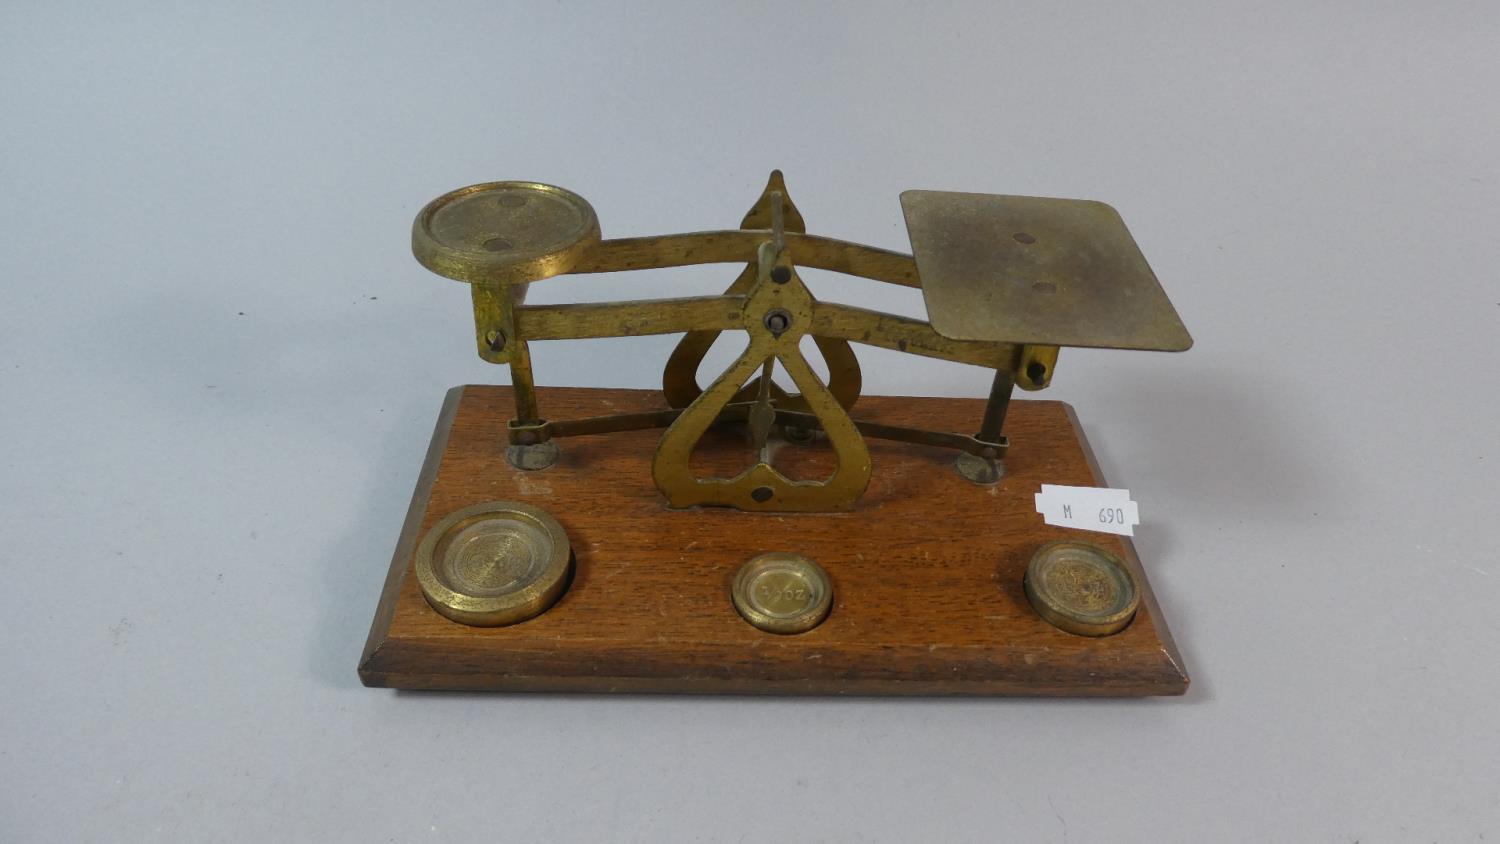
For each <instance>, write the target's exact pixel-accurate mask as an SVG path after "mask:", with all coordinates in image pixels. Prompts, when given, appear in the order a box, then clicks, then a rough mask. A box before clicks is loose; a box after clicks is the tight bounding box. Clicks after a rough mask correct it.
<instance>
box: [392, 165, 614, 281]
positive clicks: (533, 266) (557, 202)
mask: <svg viewBox="0 0 1500 844" xmlns="http://www.w3.org/2000/svg"><path fill="white" fill-rule="evenodd" d="M598 242H599V219H598V217H596V216H595V215H594V208H593V206H591V205H589V204H588V202H587V201H585V200H584V198H583V197H581V196H579V195H578V194H576V193H573V192H572V191H569V190H564V189H562V188H559V187H554V186H552V185H543V184H539V183H537V182H489V183H486V184H482V185H470V186H469V187H466V188H459V189H458V190H455V191H451V192H449V193H445V194H443V195H442V196H440V197H438V198H437V199H434V200H433V201H431V202H429V203H427V207H425V208H423V209H422V210H421V211H420V212H419V213H418V214H417V219H416V221H415V222H414V223H413V224H412V229H411V250H412V254H414V255H416V257H417V260H418V261H419V262H421V264H422V266H424V267H426V268H427V269H429V270H432V271H433V272H435V273H437V274H438V275H442V276H447V277H448V278H453V279H457V280H459V281H467V282H475V283H484V284H513V283H516V282H525V281H537V280H539V279H543V278H548V277H550V276H555V275H558V274H560V273H565V272H568V271H569V270H570V269H572V267H573V265H574V264H575V263H577V262H578V259H579V257H581V256H582V255H584V254H585V253H586V252H588V251H589V250H590V249H591V248H593V247H594V245H595V244H597V243H598Z"/></svg>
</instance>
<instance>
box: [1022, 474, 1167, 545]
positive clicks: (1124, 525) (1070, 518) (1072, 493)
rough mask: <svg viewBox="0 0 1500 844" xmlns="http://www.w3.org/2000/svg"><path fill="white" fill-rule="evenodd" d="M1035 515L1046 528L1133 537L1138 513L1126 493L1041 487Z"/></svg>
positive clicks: (1139, 514)
mask: <svg viewBox="0 0 1500 844" xmlns="http://www.w3.org/2000/svg"><path fill="white" fill-rule="evenodd" d="M1036 511H1037V512H1038V513H1041V514H1042V520H1043V521H1045V522H1046V523H1047V524H1049V525H1058V526H1061V527H1070V528H1078V529H1079V530H1096V531H1099V532H1100V533H1117V534H1120V535H1121V536H1134V535H1135V526H1136V525H1138V524H1140V523H1141V513H1140V510H1139V509H1138V508H1137V507H1136V504H1135V502H1134V501H1131V500H1130V490H1128V489H1101V488H1099V487H1094V486H1057V485H1056V484H1042V491H1041V492H1039V493H1037V494H1036Z"/></svg>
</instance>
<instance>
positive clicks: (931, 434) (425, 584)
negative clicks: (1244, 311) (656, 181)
mask: <svg viewBox="0 0 1500 844" xmlns="http://www.w3.org/2000/svg"><path fill="white" fill-rule="evenodd" d="M901 206H902V210H903V211H904V213H905V217H906V225H907V230H908V232H909V234H910V239H911V245H912V253H913V254H910V255H907V254H903V253H899V252H892V251H887V250H884V249H877V248H874V247H870V246H863V245H860V244H857V243H850V242H846V241H842V240H836V239H833V238H829V237H823V236H819V235H815V234H809V233H808V232H807V228H806V225H805V223H804V222H803V218H802V215H801V214H800V213H799V212H798V210H797V207H796V206H795V205H794V204H793V203H792V201H791V198H790V197H789V196H788V194H787V190H786V186H785V183H784V181H783V179H782V176H781V174H780V172H775V173H772V174H771V178H770V182H769V183H768V184H767V186H766V188H765V190H764V191H763V192H762V193H761V195H760V198H759V199H758V200H756V202H755V204H754V205H753V206H752V207H751V208H750V211H749V213H748V214H746V215H745V217H744V219H743V220H742V221H741V223H740V227H739V228H737V229H725V230H720V231H706V232H696V233H690V234H673V235H662V236H653V237H637V238H625V239H616V240H605V239H602V236H601V233H600V227H599V221H598V219H597V217H596V216H595V213H594V209H593V208H592V207H591V206H590V205H589V204H588V202H586V201H585V200H584V199H583V198H582V197H580V196H578V195H577V194H574V193H571V192H569V191H567V190H563V189H562V188H558V187H553V186H550V185H544V184H537V183H533V182H492V183H487V184H479V185H474V186H471V187H466V188H461V189H459V190H456V191H453V192H451V193H447V194H444V195H443V196H441V197H439V198H437V199H435V200H433V201H432V202H431V203H430V204H428V205H427V207H425V208H424V209H422V211H421V213H420V214H418V216H417V219H416V222H415V224H414V226H413V229H412V250H413V252H414V253H415V255H416V257H417V260H418V261H420V262H421V263H422V265H423V266H425V267H427V268H428V269H430V270H432V271H433V272H435V273H437V274H439V275H442V276H446V277H448V278H452V279H456V280H459V281H463V282H467V283H468V284H469V286H470V291H471V293H472V298H473V312H474V339H475V343H476V347H477V350H478V352H479V356H480V357H481V358H483V359H484V360H486V361H490V362H492V363H497V364H504V365H506V366H508V367H509V370H510V383H511V385H510V386H509V387H499V386H466V387H459V388H454V389H453V390H451V391H450V392H449V394H448V397H447V400H446V401H445V403H444V406H443V409H442V412H441V414H440V416H439V420H438V425H437V430H436V432H435V434H434V437H433V442H432V446H431V448H430V450H429V453H428V457H427V462H426V464H425V466H424V468H423V470H422V473H421V475H420V477H419V480H418V484H417V489H416V493H415V495H414V496H413V500H412V506H411V510H410V512H409V514H408V516H407V519H406V523H405V526H404V528H403V530H402V533H401V538H400V540H399V542H398V544H397V549H396V553H395V556H394V559H393V560H392V563H391V568H390V573H389V575H388V577H387V580H386V585H385V589H384V591H383V593H382V595H381V599H380V603H379V607H378V609H377V611H376V615H375V620H374V624H373V626H372V629H371V632H370V638H369V642H368V644H367V646H366V648H365V653H364V655H363V657H362V659H361V661H360V668H359V671H360V676H361V678H362V679H363V680H364V682H365V683H366V684H367V685H371V686H389V687H396V688H424V689H494V690H532V691H588V692H604V691H624V692H691V693H713V692H733V693H819V694H843V693H853V694H1051V695H1149V694H1178V693H1181V692H1182V691H1184V690H1185V689H1186V687H1187V682H1188V680H1187V675H1186V673H1185V671H1184V669H1183V667H1182V662H1181V658H1180V657H1179V655H1178V653H1177V650H1176V648H1175V646H1174V644H1173V643H1172V640H1171V636H1170V635H1169V633H1168V632H1167V628H1166V625H1165V622H1164V621H1163V619H1162V617H1161V613H1160V610H1159V608H1158V607H1157V605H1156V601H1155V599H1154V596H1153V594H1152V592H1151V589H1150V586H1149V585H1148V584H1147V582H1146V578H1145V575H1144V572H1143V571H1142V569H1141V565H1140V562H1139V560H1138V559H1137V558H1136V555H1135V553H1134V550H1133V549H1132V547H1131V545H1130V543H1129V541H1128V540H1126V539H1123V538H1121V537H1117V536H1113V535H1109V534H1103V533H1092V532H1082V531H1078V530H1071V529H1068V528H1063V527H1056V526H1052V525H1047V524H1045V523H1044V522H1043V517H1042V516H1041V515H1039V514H1038V513H1037V511H1036V507H1035V504H1034V499H1033V496H1034V495H1035V494H1036V493H1037V492H1038V491H1039V489H1040V487H1041V485H1042V484H1060V485H1071V486H1099V487H1102V486H1106V484H1105V482H1104V479H1103V478H1102V477H1100V475H1099V470H1098V468H1097V465H1096V464H1095V462H1094V460H1093V457H1092V455H1091V453H1090V452H1089V449H1088V444H1087V442H1086V441H1085V440H1084V438H1083V434H1082V430H1081V428H1080V426H1079V424H1078V422H1077V419H1076V417H1074V415H1073V412H1072V409H1071V408H1070V407H1068V406H1067V405H1066V404H1063V403H1061V402H1052V401H1012V393H1013V391H1014V389H1015V388H1016V387H1019V388H1021V389H1023V390H1028V391H1030V390H1040V389H1043V388H1045V387H1046V386H1047V385H1048V384H1049V383H1050V381H1051V380H1052V377H1053V372H1054V369H1055V368H1056V365H1057V363H1058V352H1059V349H1060V348H1061V347H1063V346H1079V347H1093V348H1112V349H1138V350H1157V351H1181V350H1184V349H1187V348H1188V347H1189V346H1190V345H1191V344H1192V340H1191V338H1190V337H1189V336H1188V333H1187V331H1186V330H1185V329H1184V327H1183V325H1182V323H1181V321H1180V320H1179V319H1178V316H1177V314H1176V312H1175V310H1174V309H1173V308H1172V305H1171V303H1170V302H1169V301H1168V300H1167V297H1166V295H1165V294H1164V293H1163V291H1162V288H1161V285H1160V284H1159V283H1158V282H1157V280H1156V277H1155V275H1154V274H1153V273H1152V271H1151V269H1150V267H1149V266H1148V265H1147V264H1146V261H1145V258H1144V257H1143V256H1142V255H1141V252H1140V250H1139V248H1138V247H1137V246H1136V244H1135V241H1134V240H1133V239H1132V238H1131V236H1130V234H1129V232H1128V231H1127V230H1126V228H1125V226H1124V224H1123V223H1122V222H1121V220H1120V217H1119V216H1118V215H1117V214H1116V213H1115V211H1114V210H1113V209H1112V208H1110V207H1109V206H1107V205H1104V204H1102V203H1098V202H1091V201H1081V200H1067V199H1042V198H1035V197H1019V196H998V195H988V194H976V193H951V192H941V191H908V192H906V193H904V194H902V196H901ZM699 264H703V265H708V264H732V265H740V266H741V267H742V269H741V270H740V271H739V274H738V275H737V276H735V277H733V279H732V281H730V283H729V284H728V286H727V288H726V289H724V290H723V292H722V293H714V292H712V290H713V289H714V288H710V290H708V291H707V295H702V296H693V297H689V298H674V299H638V300H630V301H618V302H606V303H579V304H560V305H528V304H526V294H527V291H528V289H529V286H530V285H531V284H532V283H535V282H541V281H544V280H549V279H558V278H559V277H561V276H564V275H568V274H575V273H600V272H618V271H624V270H649V269H654V268H662V267H679V266H687V265H699ZM808 267H811V268H817V269H822V270H832V271H836V272H840V273H845V274H848V275H851V276H857V277H860V278H864V279H869V280H871V281H873V282H879V283H885V284H895V285H900V286H904V287H913V288H919V289H920V290H921V291H922V296H923V299H924V301H925V304H926V309H927V314H928V319H927V320H926V321H924V320H919V319H911V318H908V317H904V316H897V315H894V314H887V313H881V312H878V311H872V310H867V309H865V308H861V307H857V306H855V305H848V304H839V303H834V302H828V301H823V300H820V299H818V298H817V297H816V296H815V295H814V292H813V291H812V290H811V289H809V286H808V285H807V284H805V283H804V281H803V279H802V277H801V275H800V274H799V269H800V268H808ZM549 283H551V284H565V283H566V282H564V281H561V280H554V281H550V282H549ZM721 284H722V283H721ZM724 332H738V333H742V334H743V338H744V346H743V351H742V352H741V353H740V354H739V357H738V358H737V359H735V361H734V362H733V363H732V364H730V365H729V367H728V368H727V369H725V370H724V371H723V372H722V373H721V374H720V375H719V376H718V377H717V378H715V379H714V380H713V381H712V382H711V383H709V384H708V385H707V386H703V385H700V384H699V382H698V370H699V367H700V364H701V363H702V361H703V359H704V356H705V355H706V353H707V352H708V350H709V347H710V346H711V345H712V344H713V343H714V341H715V340H716V339H717V338H718V337H719V336H720V334H721V333H724ZM647 334H680V335H682V338H681V340H680V341H679V342H678V344H677V346H676V349H675V350H674V351H673V352H672V354H671V356H670V357H669V358H668V360H667V362H666V368H665V370H664V372H663V376H662V389H661V390H660V391H659V392H658V391H654V390H621V389H592V388H550V389H549V388H545V387H543V388H538V387H536V386H535V382H534V379H533V376H532V354H533V349H534V348H540V347H536V346H535V345H534V344H536V343H537V342H538V341H548V340H570V339H581V338H608V337H627V336H636V335H647ZM809 337H810V338H811V341H812V342H811V344H810V345H811V347H812V348H815V349H816V350H817V353H818V355H819V356H821V358H822V360H823V364H824V367H825V369H826V372H827V373H828V374H827V377H826V379H825V378H824V377H821V376H820V375H819V374H818V371H817V370H816V369H815V368H814V366H812V365H811V364H810V363H809V361H808V359H807V357H806V356H805V355H804V350H805V348H806V345H805V344H804V343H803V340H804V338H809ZM855 344H860V345H868V346H877V347H880V348H884V349H891V350H895V351H897V352H902V353H906V354H911V355H918V356H922V357H927V358H934V359H936V360H939V361H952V362H956V363H964V364H970V365H974V366H981V367H984V368H986V369H990V370H993V371H994V378H993V382H992V386H991V388H990V393H989V396H988V398H987V399H947V398H914V397H872V396H862V395H861V379H860V366H859V361H858V360H857V358H856V357H855V355H854V351H853V346H854V345H855Z"/></svg>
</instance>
